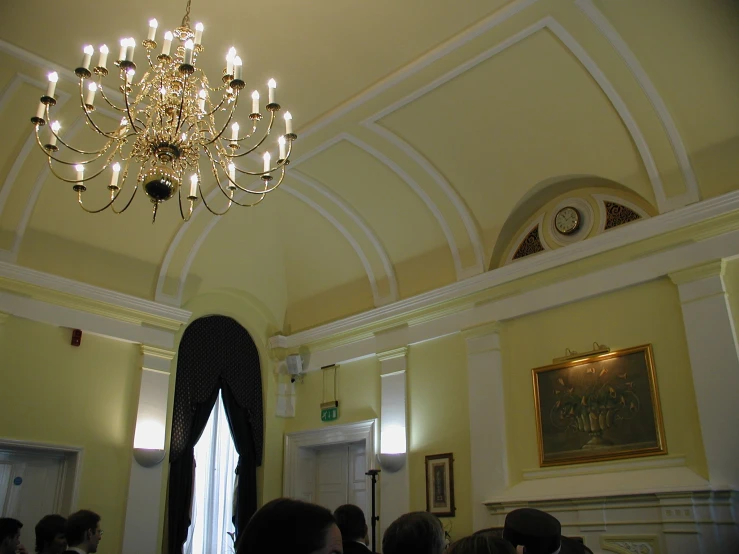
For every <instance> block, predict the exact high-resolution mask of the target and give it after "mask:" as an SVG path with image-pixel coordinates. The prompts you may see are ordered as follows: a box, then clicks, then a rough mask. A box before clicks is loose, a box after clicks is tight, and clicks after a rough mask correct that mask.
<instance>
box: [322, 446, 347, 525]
mask: <svg viewBox="0 0 739 554" xmlns="http://www.w3.org/2000/svg"><path fill="white" fill-rule="evenodd" d="M348 499H349V445H346V444H342V445H338V446H327V447H323V448H319V449H317V451H316V499H315V501H314V502H315V503H316V504H320V505H321V506H325V507H326V508H328V509H329V510H331V511H332V512H333V511H334V510H335V509H336V508H338V507H339V506H341V505H342V504H346V503H347V501H348Z"/></svg>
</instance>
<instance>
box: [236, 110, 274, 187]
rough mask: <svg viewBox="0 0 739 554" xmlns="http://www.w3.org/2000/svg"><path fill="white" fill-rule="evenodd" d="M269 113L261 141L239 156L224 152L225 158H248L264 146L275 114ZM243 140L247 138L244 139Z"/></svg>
mask: <svg viewBox="0 0 739 554" xmlns="http://www.w3.org/2000/svg"><path fill="white" fill-rule="evenodd" d="M270 113H271V115H270V119H269V126H268V127H267V130H266V131H265V132H264V136H263V137H262V139H261V140H260V141H259V142H258V143H256V144H255V145H254V146H252V147H251V148H249V149H247V150H246V152H242V153H241V154H229V153H228V152H226V153H225V155H226V157H227V158H230V159H235V158H243V157H244V156H248V155H249V154H251V153H252V152H254V151H255V150H256V149H257V148H259V147H260V146H262V144H264V141H265V140H267V137H269V133H270V131H271V130H272V125H273V124H274V122H275V112H270ZM255 128H256V127H255ZM244 138H248V137H244ZM242 140H243V139H242ZM242 173H246V172H244V171H242ZM248 175H263V173H248Z"/></svg>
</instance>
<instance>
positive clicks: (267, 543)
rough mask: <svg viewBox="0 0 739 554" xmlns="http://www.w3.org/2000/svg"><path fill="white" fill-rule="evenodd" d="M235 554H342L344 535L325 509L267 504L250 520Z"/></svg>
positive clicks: (302, 504)
mask: <svg viewBox="0 0 739 554" xmlns="http://www.w3.org/2000/svg"><path fill="white" fill-rule="evenodd" d="M237 542H238V544H237V546H236V554H257V553H260V554H261V553H262V552H289V553H290V554H342V553H343V549H342V546H341V532H340V531H339V528H338V527H337V526H336V520H334V516H333V515H332V514H331V512H330V511H329V510H327V509H326V508H324V507H323V506H318V505H316V504H309V503H308V502H302V501H300V500H293V499H291V498H278V499H276V500H272V501H271V502H267V504H265V505H264V506H262V507H261V508H260V509H259V510H257V512H256V513H255V514H254V515H253V516H252V518H251V519H250V520H249V523H248V524H247V525H246V528H245V529H244V531H243V533H241V536H240V537H239V540H238V541H237Z"/></svg>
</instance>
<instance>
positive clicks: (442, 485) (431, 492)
mask: <svg viewBox="0 0 739 554" xmlns="http://www.w3.org/2000/svg"><path fill="white" fill-rule="evenodd" d="M456 509H457V508H456V506H455V505H454V457H453V455H452V453H451V452H449V453H447V454H435V455H433V456H426V511H427V512H430V513H432V514H434V515H436V516H439V517H454V512H455V511H456Z"/></svg>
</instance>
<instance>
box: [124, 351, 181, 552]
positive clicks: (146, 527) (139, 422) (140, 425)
mask: <svg viewBox="0 0 739 554" xmlns="http://www.w3.org/2000/svg"><path fill="white" fill-rule="evenodd" d="M141 354H142V359H141V370H142V374H141V387H140V389H139V405H138V412H137V416H136V432H135V435H134V441H133V445H132V453H133V448H137V449H139V448H140V449H147V450H164V445H165V438H166V437H165V429H166V421H167V399H168V398H169V384H170V369H171V365H172V360H173V359H174V356H175V352H174V351H172V350H166V349H163V348H157V347H153V346H147V345H142V346H141ZM165 466H166V464H165V463H159V464H157V465H154V466H153V467H143V466H142V465H140V464H139V463H138V462H137V461H136V460H135V459H134V461H133V462H132V464H131V476H130V479H129V484H128V504H127V506H126V525H125V531H124V535H123V553H124V554H138V553H140V552H158V551H159V549H160V548H159V546H160V536H159V532H160V527H161V525H160V521H159V517H160V514H161V495H160V494H159V491H161V489H162V484H163V482H164V481H163V480H164V469H165Z"/></svg>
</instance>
